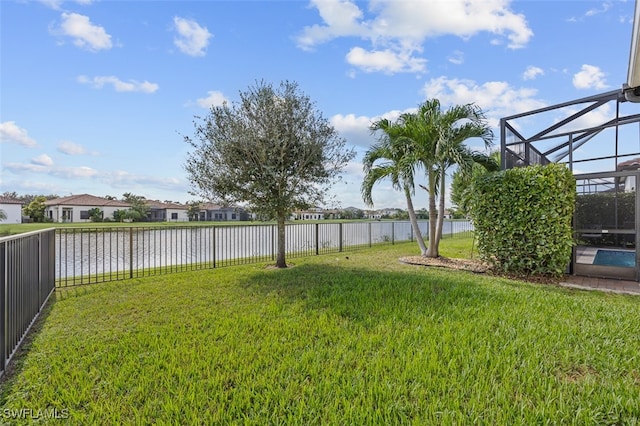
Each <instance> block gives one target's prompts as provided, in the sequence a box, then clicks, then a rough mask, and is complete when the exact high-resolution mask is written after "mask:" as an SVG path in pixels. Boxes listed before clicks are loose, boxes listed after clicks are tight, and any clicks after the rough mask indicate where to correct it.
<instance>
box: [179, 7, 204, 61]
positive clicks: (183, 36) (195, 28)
mask: <svg viewBox="0 0 640 426" xmlns="http://www.w3.org/2000/svg"><path fill="white" fill-rule="evenodd" d="M173 23H174V26H175V30H176V31H177V32H178V36H177V37H176V38H174V39H173V43H174V44H175V45H176V46H177V47H178V49H180V51H181V52H182V53H184V54H187V55H189V56H204V55H205V49H206V48H207V46H208V45H209V39H210V38H211V37H213V34H211V33H210V32H209V30H207V28H206V27H201V26H200V25H199V24H198V23H197V22H196V21H194V20H192V19H185V18H180V17H178V16H176V17H174V18H173Z"/></svg>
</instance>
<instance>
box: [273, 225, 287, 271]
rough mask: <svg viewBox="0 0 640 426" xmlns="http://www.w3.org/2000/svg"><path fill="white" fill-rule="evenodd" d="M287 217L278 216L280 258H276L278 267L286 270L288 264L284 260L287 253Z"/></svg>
mask: <svg viewBox="0 0 640 426" xmlns="http://www.w3.org/2000/svg"><path fill="white" fill-rule="evenodd" d="M284 221H285V217H284V216H283V215H279V216H278V256H277V257H276V267H277V268H286V267H287V262H286V261H285V259H284V252H285V242H286V238H285V229H284Z"/></svg>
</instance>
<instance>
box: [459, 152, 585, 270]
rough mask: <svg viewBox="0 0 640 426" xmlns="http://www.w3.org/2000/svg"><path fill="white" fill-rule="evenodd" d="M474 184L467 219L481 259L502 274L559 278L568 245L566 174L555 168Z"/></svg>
mask: <svg viewBox="0 0 640 426" xmlns="http://www.w3.org/2000/svg"><path fill="white" fill-rule="evenodd" d="M475 185H476V187H475V190H474V195H473V197H472V200H471V203H472V211H471V214H472V218H473V222H474V226H475V230H476V235H477V238H478V251H479V253H480V256H481V258H483V259H484V260H485V261H487V262H488V263H490V264H491V265H492V266H493V267H494V268H496V269H497V270H501V271H503V272H509V273H516V274H524V275H553V276H560V275H562V274H563V273H564V271H565V270H566V267H567V265H568V264H569V262H570V260H571V248H572V246H573V236H572V235H573V229H572V226H571V223H572V217H573V212H574V209H575V202H576V191H575V179H574V178H573V175H572V174H571V171H570V170H569V169H567V168H566V167H565V166H563V165H560V164H549V165H546V166H530V167H524V168H516V169H511V170H505V171H502V172H498V173H492V174H490V175H488V176H486V177H484V178H481V179H479V180H478V181H477V182H476V184H475Z"/></svg>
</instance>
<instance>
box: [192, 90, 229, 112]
mask: <svg viewBox="0 0 640 426" xmlns="http://www.w3.org/2000/svg"><path fill="white" fill-rule="evenodd" d="M197 102H198V105H200V106H201V107H202V108H207V109H208V108H211V107H212V106H222V105H223V104H224V103H225V102H229V100H228V99H227V98H226V97H225V96H224V95H223V94H222V92H218V91H215V90H211V91H209V92H207V97H206V98H198V100H197Z"/></svg>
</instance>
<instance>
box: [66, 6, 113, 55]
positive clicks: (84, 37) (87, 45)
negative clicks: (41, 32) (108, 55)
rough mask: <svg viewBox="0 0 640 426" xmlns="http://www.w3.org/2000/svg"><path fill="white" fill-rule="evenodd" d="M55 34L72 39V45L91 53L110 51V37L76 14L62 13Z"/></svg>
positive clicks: (82, 16) (85, 18)
mask: <svg viewBox="0 0 640 426" xmlns="http://www.w3.org/2000/svg"><path fill="white" fill-rule="evenodd" d="M54 32H56V33H60V34H62V35H65V36H69V37H71V38H73V44H74V45H76V46H78V47H80V48H82V49H86V50H89V51H92V52H96V51H98V50H103V49H111V47H112V46H113V44H112V43H111V36H110V35H109V34H107V32H106V31H105V29H104V28H103V27H101V26H99V25H94V24H93V23H92V22H91V20H90V19H89V17H88V16H85V15H80V14H78V13H66V12H65V13H62V23H61V24H60V27H59V28H57V29H55V31H54Z"/></svg>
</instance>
